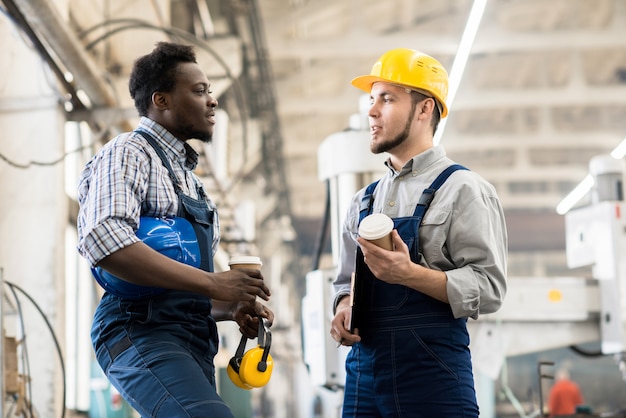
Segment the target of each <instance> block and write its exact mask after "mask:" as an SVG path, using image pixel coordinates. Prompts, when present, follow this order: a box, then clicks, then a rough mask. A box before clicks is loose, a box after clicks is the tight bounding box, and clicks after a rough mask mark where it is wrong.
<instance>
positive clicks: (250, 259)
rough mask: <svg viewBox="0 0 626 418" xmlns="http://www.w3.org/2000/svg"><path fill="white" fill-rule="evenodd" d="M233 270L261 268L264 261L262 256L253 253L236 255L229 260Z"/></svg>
mask: <svg viewBox="0 0 626 418" xmlns="http://www.w3.org/2000/svg"><path fill="white" fill-rule="evenodd" d="M228 265H229V266H230V269H231V270H234V269H248V270H261V266H262V265H263V263H262V262H261V258H260V257H257V256H253V255H234V256H232V257H231V258H230V260H229V261H228Z"/></svg>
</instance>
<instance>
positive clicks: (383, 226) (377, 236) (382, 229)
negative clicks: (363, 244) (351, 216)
mask: <svg viewBox="0 0 626 418" xmlns="http://www.w3.org/2000/svg"><path fill="white" fill-rule="evenodd" d="M391 231H393V220H392V219H391V218H390V217H389V216H387V215H385V214H384V213H372V214H371V215H368V216H366V217H365V218H363V220H362V221H361V223H360V225H359V235H360V236H361V237H362V238H364V239H366V240H368V241H371V242H373V243H374V244H376V245H378V246H379V247H382V248H384V249H386V250H390V251H393V241H392V238H391Z"/></svg>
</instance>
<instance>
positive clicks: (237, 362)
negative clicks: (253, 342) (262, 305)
mask: <svg viewBox="0 0 626 418" xmlns="http://www.w3.org/2000/svg"><path fill="white" fill-rule="evenodd" d="M257 338H258V340H259V345H258V346H257V347H255V348H253V349H250V350H248V351H247V352H246V353H245V354H244V351H245V349H246V342H247V341H248V337H246V336H245V335H242V336H241V341H240V342H239V347H237V351H236V352H235V355H234V356H233V357H232V358H231V359H230V361H229V362H228V368H227V369H226V372H227V374H228V377H229V378H230V380H232V382H233V383H234V384H235V386H237V387H239V388H241V389H246V390H248V389H253V388H260V387H261V386H265V385H266V384H267V382H269V381H270V377H271V376H272V370H273V369H274V360H273V359H272V356H271V354H270V346H271V344H272V334H271V333H270V331H269V329H268V328H267V326H266V325H265V320H264V319H263V318H259V334H258V337H257Z"/></svg>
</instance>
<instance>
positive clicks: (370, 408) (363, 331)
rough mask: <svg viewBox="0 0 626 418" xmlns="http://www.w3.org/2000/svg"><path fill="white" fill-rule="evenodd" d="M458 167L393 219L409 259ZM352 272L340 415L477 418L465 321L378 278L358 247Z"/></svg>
mask: <svg viewBox="0 0 626 418" xmlns="http://www.w3.org/2000/svg"><path fill="white" fill-rule="evenodd" d="M458 169H465V168H464V167H462V166H459V165H453V166H450V167H448V168H447V169H446V170H444V172H443V173H441V174H440V176H439V177H438V178H437V179H436V180H435V181H434V182H433V183H432V184H431V186H430V187H429V188H428V189H426V190H424V192H423V193H422V196H421V198H420V201H419V203H418V204H417V206H416V209H415V212H414V214H413V216H408V217H401V218H395V219H394V220H393V222H394V227H395V229H396V230H397V231H398V233H399V234H400V236H401V237H402V240H403V241H404V242H405V243H406V244H407V246H408V248H409V251H410V255H411V260H412V261H413V262H415V263H419V261H420V254H419V235H418V230H419V227H420V224H421V222H422V219H423V216H424V213H425V212H426V209H427V208H428V205H429V204H430V201H431V200H432V198H433V196H434V193H435V191H436V190H437V189H438V188H439V187H440V186H441V184H443V183H444V182H445V180H446V179H447V177H448V176H449V175H450V174H451V173H452V172H454V171H455V170H458ZM376 184H377V182H376V183H374V184H372V185H370V186H369V187H368V189H366V192H365V196H364V198H363V203H362V205H361V213H360V220H362V219H363V218H364V217H365V216H367V215H368V214H370V213H371V212H372V200H373V199H372V194H373V191H374V189H375V187H376ZM359 265H361V266H365V268H360V267H359ZM356 271H357V280H358V281H360V282H361V283H360V285H359V288H360V292H362V294H361V295H360V296H359V298H360V299H359V303H360V304H361V305H362V307H361V315H360V319H359V324H358V325H357V327H358V328H359V333H360V335H361V342H360V343H357V344H355V345H353V347H352V349H351V350H350V352H349V353H348V356H347V359H346V374H347V377H346V386H345V396H344V405H343V417H344V418H347V417H354V418H357V417H358V418H366V417H385V418H390V417H404V418H409V417H410V418H419V417H423V418H456V417H462V418H469V417H478V405H477V403H476V395H475V391H474V380H473V375H472V365H471V358H470V351H469V335H468V333H467V328H466V319H465V318H459V319H455V318H454V317H453V315H452V311H451V309H450V306H449V305H448V304H446V303H443V302H440V301H437V300H435V299H433V298H431V297H429V296H427V295H425V294H423V293H421V292H418V291H415V290H412V289H410V288H408V287H406V286H401V285H396V284H388V283H385V282H383V281H382V280H378V279H377V278H376V277H374V275H373V274H372V273H371V271H370V270H369V268H367V266H366V265H365V263H364V262H363V253H362V252H361V250H360V249H358V250H357V270H356ZM355 297H356V295H355Z"/></svg>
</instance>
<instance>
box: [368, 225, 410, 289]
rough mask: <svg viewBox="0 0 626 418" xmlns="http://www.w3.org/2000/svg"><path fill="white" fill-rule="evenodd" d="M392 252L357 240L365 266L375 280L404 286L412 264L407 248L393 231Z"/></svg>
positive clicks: (396, 232)
mask: <svg viewBox="0 0 626 418" xmlns="http://www.w3.org/2000/svg"><path fill="white" fill-rule="evenodd" d="M391 234H392V235H391V238H392V240H393V245H394V251H389V250H385V249H384V248H381V247H379V246H377V245H376V244H373V243H371V242H370V241H368V240H366V239H363V238H361V237H359V238H357V241H358V242H359V245H360V246H361V250H362V251H363V256H364V257H365V264H367V266H368V267H369V269H370V270H371V272H372V273H373V274H374V276H376V278H378V279H380V280H382V281H384V282H387V283H392V284H403V285H406V283H405V282H406V281H407V279H408V278H409V277H411V275H412V274H413V272H412V270H413V268H414V265H415V264H414V263H413V262H412V261H411V256H410V254H409V248H408V247H407V246H406V244H405V243H404V241H402V238H400V234H398V231H396V230H395V229H394V230H393V231H392V232H391Z"/></svg>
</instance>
